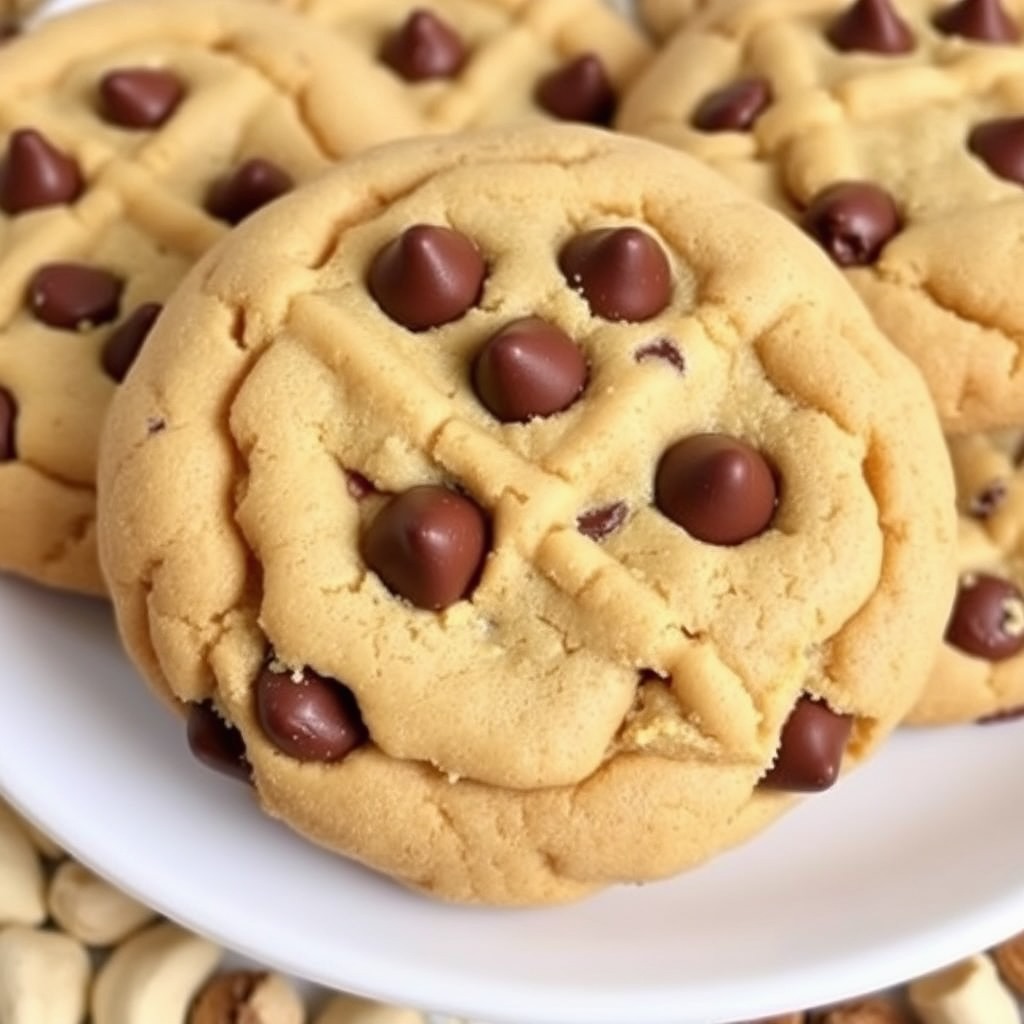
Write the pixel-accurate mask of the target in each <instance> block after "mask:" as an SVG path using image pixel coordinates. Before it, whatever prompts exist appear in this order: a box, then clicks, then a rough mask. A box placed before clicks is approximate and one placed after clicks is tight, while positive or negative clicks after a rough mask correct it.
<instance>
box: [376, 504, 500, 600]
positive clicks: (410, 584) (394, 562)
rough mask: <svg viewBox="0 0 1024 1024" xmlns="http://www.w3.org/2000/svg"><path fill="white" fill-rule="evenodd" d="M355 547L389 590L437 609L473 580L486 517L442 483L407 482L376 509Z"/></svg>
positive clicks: (465, 590) (464, 592)
mask: <svg viewBox="0 0 1024 1024" xmlns="http://www.w3.org/2000/svg"><path fill="white" fill-rule="evenodd" d="M361 551H362V556H363V559H364V560H365V562H366V564H367V565H368V566H369V567H370V568H371V569H372V570H373V571H374V572H375V573H377V575H378V576H380V578H381V579H382V580H383V581H384V585H385V586H386V587H388V589H389V590H391V591H393V592H394V593H396V594H398V595H399V596H400V597H404V598H405V599H406V600H407V601H410V602H412V604H414V605H416V607H417V608H429V609H432V610H434V611H439V610H441V609H442V608H447V607H448V606H449V605H452V604H455V602H456V601H459V600H461V599H462V598H464V597H466V596H468V594H469V592H470V591H471V590H472V588H473V586H474V585H475V583H476V580H477V578H478V576H479V575H480V569H481V567H482V565H483V560H484V556H485V555H486V552H487V520H486V518H485V517H484V514H483V512H482V511H481V510H480V509H479V508H478V507H477V506H476V505H475V504H474V503H473V502H472V501H470V500H469V499H468V498H464V497H463V496H462V495H461V494H456V493H455V492H454V491H451V490H448V489H447V488H446V487H438V486H435V485H424V486H420V487H413V488H412V489H411V490H409V491H405V492H404V493H403V494H398V495H395V496H394V497H393V498H391V499H390V501H388V503H387V504H386V505H385V506H384V507H383V508H382V509H381V511H380V512H379V513H378V514H377V517H376V518H375V519H374V520H373V522H372V523H370V526H369V528H368V529H367V530H366V532H365V533H364V534H363V539H362V545H361Z"/></svg>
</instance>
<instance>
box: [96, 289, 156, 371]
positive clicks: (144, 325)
mask: <svg viewBox="0 0 1024 1024" xmlns="http://www.w3.org/2000/svg"><path fill="white" fill-rule="evenodd" d="M161 309H163V306H161V305H160V303H159V302H146V303H143V304H142V305H141V306H139V307H138V308H137V309H136V310H135V311H134V312H133V313H132V314H131V315H130V316H129V317H128V318H127V319H126V320H125V321H124V323H122V324H121V325H120V326H119V327H118V328H117V329H116V330H115V331H114V332H113V333H112V334H111V335H110V337H109V338H107V343H106V344H105V345H104V346H103V354H102V356H101V357H100V361H101V362H102V364H103V369H104V371H105V373H106V374H107V376H108V377H110V378H111V380H116V381H117V382H118V383H119V384H120V383H121V381H123V380H124V379H125V377H126V376H127V375H128V371H129V370H130V369H131V368H132V363H134V362H135V357H136V356H137V355H138V354H139V351H140V350H141V348H142V343H143V342H144V341H145V340H146V338H147V337H148V336H149V332H150V331H151V330H152V329H153V324H154V323H156V318H157V317H158V316H159V315H160V310H161Z"/></svg>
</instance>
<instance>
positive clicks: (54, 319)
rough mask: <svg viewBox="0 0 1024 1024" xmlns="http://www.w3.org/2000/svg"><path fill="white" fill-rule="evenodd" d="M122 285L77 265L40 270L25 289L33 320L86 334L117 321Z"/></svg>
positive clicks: (109, 276)
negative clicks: (84, 331) (89, 330)
mask: <svg viewBox="0 0 1024 1024" xmlns="http://www.w3.org/2000/svg"><path fill="white" fill-rule="evenodd" d="M123 287H124V282H123V281H122V280H121V279H120V278H119V277H116V276H115V275H114V274H111V273H110V272H109V271H107V270H100V269H99V268H98V267H89V266H85V265H84V264H81V263H50V264H47V265H46V266H44V267H40V268H39V269H38V270H37V271H36V272H35V274H34V275H33V276H32V280H31V281H30V282H29V286H28V305H29V308H30V309H31V310H32V313H33V315H34V316H35V317H36V319H37V320H40V321H42V322H43V323H44V324H47V325H48V326H50V327H59V328H61V329H62V330H68V331H80V330H88V329H89V328H91V327H95V326H97V325H98V324H107V323H110V321H111V320H115V319H117V314H118V312H119V311H120V303H121V290H122V288H123Z"/></svg>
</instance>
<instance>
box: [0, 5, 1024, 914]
mask: <svg viewBox="0 0 1024 1024" xmlns="http://www.w3.org/2000/svg"><path fill="white" fill-rule="evenodd" d="M654 6H655V5H652V14H654V13H655V12H654ZM693 6H694V5H693V4H692V3H691V4H687V5H685V7H680V9H679V10H678V11H674V10H670V5H669V4H662V5H659V6H658V7H657V12H656V14H657V17H658V18H659V24H661V25H663V26H667V25H668V24H669V22H670V21H673V20H674V19H675V18H682V19H684V20H683V22H682V24H681V27H679V28H678V29H677V34H675V35H674V36H672V38H671V40H670V41H669V42H668V43H667V44H666V46H665V49H664V50H662V51H661V53H660V54H659V55H655V54H654V53H653V52H652V51H653V47H652V45H651V44H650V43H649V42H647V41H646V40H645V39H644V38H643V37H642V36H641V35H640V34H639V31H638V29H636V28H635V27H633V25H632V23H631V22H629V21H628V20H626V19H625V18H623V17H620V16H619V15H617V14H615V13H614V11H613V10H612V9H611V8H610V7H609V6H607V5H606V4H605V3H603V2H602V0H432V2H431V3H429V4H428V5H426V6H423V5H420V6H417V5H416V4H414V3H410V2H408V0H386V2H383V0H305V2H301V0H294V2H292V3H285V4H271V3H268V2H260V0H173V2H172V0H109V2H105V3H102V4H99V5H97V6H95V7H92V8H89V9H86V10H82V11H79V12H76V13H73V14H70V15H67V16H64V17H61V18H57V19H54V20H52V21H49V22H47V23H46V24H44V25H43V26H41V27H39V28H38V29H35V30H33V31H32V32H29V33H26V34H25V36H24V37H23V38H20V39H17V40H15V41H13V42H10V43H8V44H7V46H6V48H5V49H4V50H3V52H2V53H0V147H2V152H3V157H2V160H0V210H2V211H3V212H2V216H0V266H2V268H3V271H4V273H3V274H2V275H0V526H2V528H0V565H2V566H3V567H4V568H5V569H6V570H8V571H10V572H13V573H17V574H19V575H23V576H27V577H30V578H32V579H34V580H36V581H38V582H41V583H44V584H48V585H51V586H56V587H61V588H68V589H74V590H79V591H84V592H89V593H96V594H106V595H108V596H109V597H110V598H111V599H112V601H113V604H114V608H115V611H116V614H117V619H118V625H119V629H120V634H121V638H122V640H123V642H124V646H125V648H126V650H127V652H128V654H129V655H130V656H131V658H132V660H133V661H134V662H135V664H136V665H137V666H138V668H139V670H140V672H141V673H142V675H143V676H144V677H145V678H146V680H147V681H148V683H149V685H150V686H151V687H152V689H153V691H154V693H155V694H157V695H158V696H159V697H160V698H162V699H163V700H164V701H165V702H166V703H167V704H168V705H169V707H171V708H172V709H174V711H176V712H177V713H178V714H179V715H180V716H181V718H182V722H183V725H182V728H183V732H184V733H185V734H186V735H187V737H188V741H189V744H190V746H191V749H192V750H193V752H194V753H195V754H196V756H197V757H199V758H200V759H201V760H203V761H204V762H206V763H207V764H209V765H210V766H211V767H213V768H216V769H218V770H220V771H224V772H227V773H229V774H232V775H235V776H237V777H238V778H239V779H240V780H242V781H243V782H245V783H247V784H249V785H250V786H251V787H252V791H253V792H254V793H255V795H256V798H257V799H258V800H259V802H260V804H261V805H262V806H263V807H264V808H265V809H266V811H267V812H268V813H270V814H272V815H274V816H276V817H279V818H281V819H282V820H284V821H286V822H287V823H288V824H289V825H291V826H292V827H293V828H294V829H296V830H297V831H298V832H300V833H302V834H303V835H305V836H306V837H308V838H309V839H311V840H313V841H314V842H317V843H319V844H322V845H324V846H326V847H328V848H330V849H332V850H335V851H337V852H339V853H340V854H342V855H344V856H346V857H351V858H354V859H357V860H359V861H361V862H363V863H365V864H368V865H370V866H371V867H373V868H375V869H377V870H379V871H382V872H384V873H386V874H388V875H390V876H392V877H393V878H395V879H396V880H398V881H399V882H401V883H403V884H405V885H408V886H411V887H413V888H416V889H418V890H421V891H424V892H427V893H430V894H432V895H435V896H438V897H440V898H443V899H447V900H455V901H461V902H476V903H486V904H492V905H526V904H545V903H556V902H562V901H567V900H573V899H578V898H581V897H583V896H585V895H586V894H588V893H590V892H592V891H594V890H596V889H599V888H601V887H603V886H607V885H609V884H612V883H614V882H622V881H631V882H640V881H647V880H653V879H657V878H663V877H666V876H669V875H671V874H674V873H676V872H679V871H681V870H683V869H686V868H689V867H692V866H694V865H697V864H699V863H701V862H702V861H705V860H707V859H708V858H710V857H712V856H714V855H715V854H717V853H718V852H720V851H722V850H724V849H726V848H728V847H729V846H731V845H733V844H735V843H737V842H739V841H741V840H744V839H746V838H747V837H749V836H751V835H752V834H753V833H755V832H756V831H758V830H759V829H761V828H764V827H766V826H767V825H769V824H770V822H771V821H772V820H774V819H775V818H777V817H778V815H779V814H780V813H781V812H782V811H784V810H785V809H786V808H787V807H789V806H791V805H792V804H793V802H794V801H795V800H796V799H798V797H797V796H796V794H801V793H804V794H808V793H816V794H819V795H816V796H813V797H808V798H809V799H828V796H827V795H820V794H821V791H823V790H827V789H828V788H829V787H830V786H831V785H832V784H833V783H834V782H835V780H836V779H837V777H838V776H839V775H840V774H841V773H842V772H843V771H844V770H846V769H849V768H852V767H854V766H856V765H857V764H858V763H860V762H861V761H863V760H864V759H865V758H867V757H869V756H871V754H872V753H874V751H875V750H877V749H878V747H879V746H880V745H881V744H882V743H883V742H884V741H885V740H886V738H887V737H888V736H889V735H890V734H891V733H892V731H893V730H894V729H895V728H896V727H897V726H899V725H900V724H901V723H902V722H904V721H907V720H908V718H909V720H911V721H919V722H925V721H929V722H937V721H956V720H961V721H962V720H965V719H974V718H978V717H984V716H988V715H992V714H1001V713H1004V712H1006V711H1007V710H1010V709H1012V708H1014V707H1016V706H1017V705H1018V704H1021V703H1024V698H1022V695H1021V694H1018V693H1016V692H1015V686H1016V688H1017V689H1018V690H1019V689H1020V688H1021V687H1022V685H1024V680H1021V679H1020V678H1018V679H1017V680H1016V682H1015V681H1014V675H1016V676H1017V677H1020V676H1021V675H1022V671H1021V664H1020V663H1021V661H1022V660H1024V655H1021V649H1022V647H1024V601H1022V598H1021V591H1020V587H1021V583H1022V580H1021V574H1022V571H1024V570H1022V565H1021V558H1022V552H1024V531H1022V530H1021V529H1020V528H1019V527H1018V526H1017V524H1018V522H1020V520H1021V510H1022V503H1024V479H1022V472H1024V471H1022V470H1021V461H1022V459H1021V455H1022V452H1021V437H1022V435H1024V341H1022V339H1024V313H1022V312H1021V311H1019V310H1018V308H1017V303H1016V301H1015V300H1016V295H1015V292H1014V290H1013V289H1012V288H1011V286H1010V279H1011V273H1012V270H1011V268H1013V267H1014V266H1015V265H1016V262H1017V261H1016V259H1015V257H1016V255H1017V249H1018V248H1019V247H1020V246H1021V245H1022V243H1021V241H1020V238H1024V231H1017V230H1016V229H1014V228H1012V227H1010V226H1007V224H1006V223H1005V222H1007V221H1010V222H1011V223H1012V221H1013V218H1014V216H1016V215H1018V214H1017V211H1018V210H1021V209H1024V205H1022V203H1021V200H1020V199H1019V198H1018V192H1019V189H1020V184H1019V183H1020V182H1021V181H1024V129H1022V130H1021V131H1022V134H1021V141H1020V143H1019V145H1018V142H1017V141H1015V140H1016V139H1017V135H1016V134H1015V132H1016V131H1017V125H1016V122H1015V121H1014V119H1013V117H1012V114H1013V108H1014V104H1015V103H1020V104H1024V92H1022V93H1021V96H1020V98H1019V99H1018V98H1017V96H1018V91H1020V89H1021V88H1024V77H1021V78H1020V79H1018V78H1016V77H1014V76H1015V75H1017V74H1018V71H1019V70H1020V71H1024V51H1021V50H1020V49H1019V48H1018V47H1017V46H1016V44H1015V43H1014V42H1013V41H1010V40H1009V37H1008V36H1006V35H1005V33H1007V32H1010V31H1011V30H1012V31H1014V32H1015V31H1016V21H1015V19H1014V16H1013V15H1012V12H1006V11H1004V10H1003V9H1002V8H1000V7H998V6H997V5H996V4H995V2H994V0H988V2H984V3H979V2H977V0H970V2H968V3H964V4H958V5H956V7H955V8H950V9H949V10H947V9H946V8H944V7H940V5H939V4H936V3H928V2H926V0H913V2H911V0H906V7H907V10H906V11H905V12H903V13H901V12H899V11H896V10H895V8H891V7H890V6H889V5H888V0H858V2H857V3H855V4H854V5H853V6H850V4H849V2H836V0H792V2H786V3H782V2H779V0H715V2H712V3H710V4H704V5H700V9H699V10H698V11H694V10H693V9H692V8H693ZM1022 13H1024V11H1022ZM993 19H994V20H993ZM947 22H948V23H949V25H951V26H952V27H943V26H944V25H945V24H946V23H947ZM976 22H977V23H978V24H984V25H985V26H989V27H988V28H985V29H984V32H983V33H982V35H983V37H982V38H981V39H980V40H978V39H975V38H973V37H974V36H976V35H978V33H979V32H982V30H981V29H978V30H977V31H975V30H974V28H973V26H975V23H976ZM964 24H967V25H968V26H969V27H970V28H971V31H967V30H966V29H964V28H963V25H964ZM1022 24H1024V18H1022ZM991 25H996V26H997V29H998V32H1000V33H1004V34H1003V35H999V36H998V37H996V36H993V35H992V33H993V32H996V31H997V29H993V28H991ZM998 26H1001V27H998ZM984 33H988V34H987V35H985V34H984ZM965 37H967V38H965ZM1014 38H1015V37H1014ZM613 124H614V125H617V126H618V127H620V128H621V129H622V131H620V132H613V131H611V130H609V126H610V125H613ZM1022 124H1024V121H1022ZM626 132H629V133H631V135H627V134H625V133H626ZM642 135H646V136H649V138H640V137H638V136H642ZM908 138H909V140H910V141H911V142H912V143H913V145H908V144H907V143H908ZM1018 149H1019V150H1020V154H1021V155H1020V156H1018V155H1017V153H1018ZM684 151H686V152H684ZM1015 176H1016V177H1015ZM730 177H731V178H733V179H734V181H733V182H730V181H728V180H727V179H728V178H730ZM737 186H739V187H737ZM772 207H775V209H772ZM779 210H781V211H782V212H783V213H784V214H789V215H790V216H789V217H788V218H787V217H786V216H780V214H779ZM997 220H998V221H999V226H998V227H993V228H991V229H990V228H989V225H990V224H992V223H993V222H995V221H997ZM791 221H796V222H797V223H796V225H794V223H791ZM1018 236H1020V237H1018ZM976 264H983V265H984V267H985V271H984V273H981V274H979V273H978V272H977V270H976V267H975V265H976ZM1015 430H1016V432H1015ZM944 431H945V433H947V434H949V435H954V434H955V435H956V436H955V437H953V438H952V440H951V442H950V444H951V447H952V450H953V455H954V460H955V462H956V483H957V484H958V485H959V487H960V497H959V505H958V501H957V497H956V496H955V490H954V472H953V468H952V467H951V459H950V451H949V448H948V447H947V444H946V439H945V437H944ZM958 511H959V512H960V515H961V529H960V531H959V537H958V530H957V513H958ZM958 557H959V559H960V562H961V564H960V566H959V568H958V565H957V558H958ZM958 579H959V581H960V583H959V593H958V589H957V581H958ZM951 609H952V611H951ZM944 637H945V638H946V644H945V647H944V645H943V638H944ZM940 652H941V653H940ZM937 659H938V668H936V667H935V666H936V660H937ZM242 792H244V790H243V791H242Z"/></svg>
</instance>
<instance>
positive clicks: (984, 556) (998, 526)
mask: <svg viewBox="0 0 1024 1024" xmlns="http://www.w3.org/2000/svg"><path fill="white" fill-rule="evenodd" d="M950 452H951V454H952V456H953V468H954V470H955V473H956V482H957V507H958V510H959V513H960V529H959V542H958V546H959V561H960V586H959V589H958V592H957V597H956V600H955V602H954V605H953V611H952V613H951V615H950V618H949V624H948V626H947V627H946V643H945V645H944V646H943V649H942V653H941V654H940V656H939V660H938V662H937V663H936V666H935V669H934V671H933V672H932V677H931V679H930V681H929V683H928V685H927V686H926V687H925V692H924V694H923V695H922V697H921V699H920V700H919V701H918V702H917V705H916V706H915V707H914V709H913V711H912V712H911V714H910V716H909V720H910V721H911V722H915V723H919V724H932V723H941V722H963V721H970V720H972V719H983V720H988V719H992V718H997V719H998V718H1002V717H1005V716H1006V715H1008V714H1014V713H1016V712H1017V711H1024V429H1018V430H1008V431H1003V432H1001V433H996V434H968V435H964V436H962V437H956V438H953V439H951V441H950Z"/></svg>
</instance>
